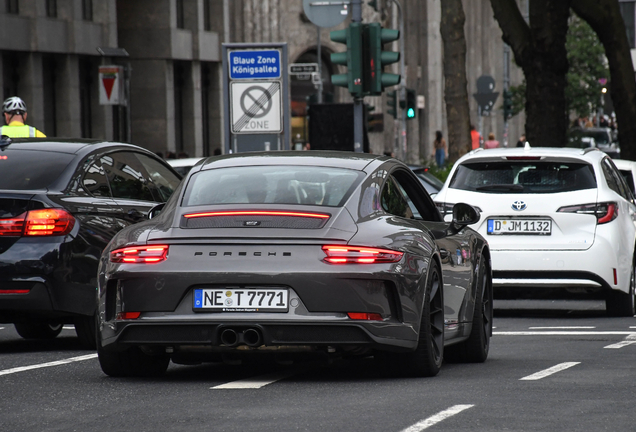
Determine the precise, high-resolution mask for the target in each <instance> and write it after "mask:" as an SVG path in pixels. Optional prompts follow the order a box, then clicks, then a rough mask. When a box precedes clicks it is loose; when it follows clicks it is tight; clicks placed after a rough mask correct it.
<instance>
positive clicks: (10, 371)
mask: <svg viewBox="0 0 636 432" xmlns="http://www.w3.org/2000/svg"><path fill="white" fill-rule="evenodd" d="M94 358H97V354H88V355H83V356H79V357H71V358H67V359H64V360H58V361H53V362H49V363H40V364H35V365H31V366H21V367H17V368H12V369H5V370H0V375H9V374H13V373H17V372H24V371H28V370H32V369H40V368H45V367H51V366H60V365H63V364H68V363H73V362H79V361H84V360H91V359H94Z"/></svg>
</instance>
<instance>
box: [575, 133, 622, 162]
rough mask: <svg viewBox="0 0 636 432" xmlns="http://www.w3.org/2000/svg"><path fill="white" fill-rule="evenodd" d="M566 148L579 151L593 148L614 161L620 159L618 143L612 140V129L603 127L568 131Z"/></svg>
mask: <svg viewBox="0 0 636 432" xmlns="http://www.w3.org/2000/svg"><path fill="white" fill-rule="evenodd" d="M566 147H572V148H580V149H585V148H590V147H595V148H598V149H599V150H601V151H603V152H605V153H607V154H608V155H610V157H612V158H615V159H618V158H620V155H621V149H620V147H619V145H618V142H616V141H615V140H614V138H613V134H612V129H610V128H605V127H592V128H572V129H570V131H569V133H568V141H567V145H566Z"/></svg>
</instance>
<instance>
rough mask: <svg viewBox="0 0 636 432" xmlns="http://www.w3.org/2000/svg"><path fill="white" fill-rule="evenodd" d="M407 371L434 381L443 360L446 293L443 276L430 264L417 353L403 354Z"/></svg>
mask: <svg viewBox="0 0 636 432" xmlns="http://www.w3.org/2000/svg"><path fill="white" fill-rule="evenodd" d="M403 359H404V363H405V364H404V370H405V371H406V373H407V374H408V375H410V376H416V377H432V376H435V375H437V374H438V373H439V371H440V369H441V367H442V362H443V360H444V293H443V282H442V272H441V271H440V269H439V265H438V264H437V262H435V261H433V260H431V266H430V268H429V271H428V276H427V280H426V292H425V295H424V306H423V309H422V317H421V321H420V331H419V335H418V344H417V348H416V349H415V351H413V352H410V353H406V354H403Z"/></svg>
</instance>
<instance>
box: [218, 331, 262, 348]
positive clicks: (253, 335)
mask: <svg viewBox="0 0 636 432" xmlns="http://www.w3.org/2000/svg"><path fill="white" fill-rule="evenodd" d="M221 343H222V344H223V345H225V346H228V347H235V346H237V345H241V344H244V345H247V346H249V347H259V346H261V345H263V336H262V334H261V332H260V331H259V330H258V329H255V328H248V329H244V330H243V329H241V330H235V329H231V328H226V329H224V330H223V331H222V332H221Z"/></svg>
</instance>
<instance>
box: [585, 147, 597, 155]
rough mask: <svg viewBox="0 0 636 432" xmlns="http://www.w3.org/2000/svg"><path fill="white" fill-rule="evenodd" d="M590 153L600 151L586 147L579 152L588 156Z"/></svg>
mask: <svg viewBox="0 0 636 432" xmlns="http://www.w3.org/2000/svg"><path fill="white" fill-rule="evenodd" d="M592 151H601V150H600V149H598V148H596V147H588V148H585V149H583V150H582V151H581V154H588V153H589V152H592Z"/></svg>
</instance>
